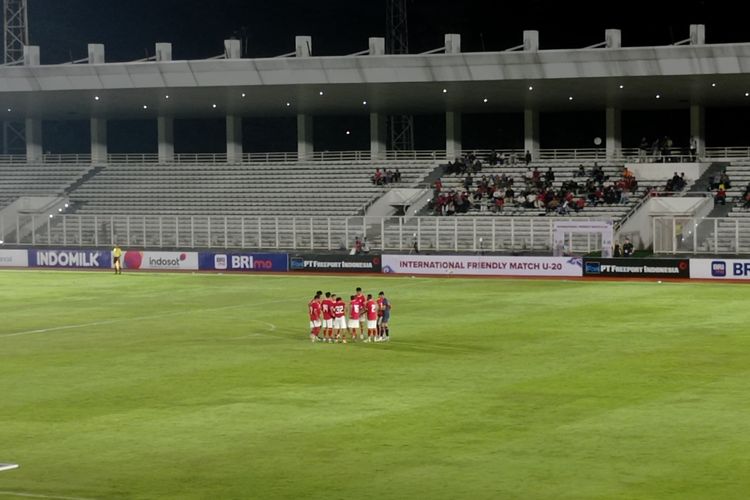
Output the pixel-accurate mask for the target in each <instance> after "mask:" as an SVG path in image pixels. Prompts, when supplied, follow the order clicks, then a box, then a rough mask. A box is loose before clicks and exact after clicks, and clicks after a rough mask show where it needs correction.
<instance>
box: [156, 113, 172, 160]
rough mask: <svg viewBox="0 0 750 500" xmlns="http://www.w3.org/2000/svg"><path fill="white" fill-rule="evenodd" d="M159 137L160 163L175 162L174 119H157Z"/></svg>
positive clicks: (162, 117) (169, 117) (161, 117)
mask: <svg viewBox="0 0 750 500" xmlns="http://www.w3.org/2000/svg"><path fill="white" fill-rule="evenodd" d="M156 129H157V134H158V136H159V163H173V162H174V118H172V117H171V116H160V117H158V118H157V119H156Z"/></svg>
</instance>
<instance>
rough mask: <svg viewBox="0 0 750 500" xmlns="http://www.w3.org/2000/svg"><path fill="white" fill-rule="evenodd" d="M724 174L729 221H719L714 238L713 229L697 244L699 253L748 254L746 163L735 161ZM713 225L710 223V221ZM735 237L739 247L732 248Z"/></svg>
mask: <svg viewBox="0 0 750 500" xmlns="http://www.w3.org/2000/svg"><path fill="white" fill-rule="evenodd" d="M726 174H727V176H728V177H729V180H730V185H729V187H728V188H727V189H726V204H727V205H730V206H731V209H730V211H729V212H728V213H727V216H728V217H729V219H725V220H720V221H719V222H718V225H717V228H716V229H717V231H716V237H715V236H714V231H713V229H711V230H710V233H711V234H710V236H709V237H708V238H707V239H706V241H705V242H704V243H703V244H702V245H701V248H700V249H701V250H705V251H711V252H721V253H750V202H748V200H747V199H746V198H747V193H748V192H750V161H736V162H732V164H730V165H728V166H727V168H726ZM711 223H712V224H713V222H712V221H711ZM738 236H739V246H737V245H736V243H735V242H736V241H737V238H738Z"/></svg>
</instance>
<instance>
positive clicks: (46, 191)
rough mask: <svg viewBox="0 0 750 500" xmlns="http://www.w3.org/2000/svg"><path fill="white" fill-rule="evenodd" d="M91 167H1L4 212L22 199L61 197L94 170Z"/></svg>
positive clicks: (0, 206) (2, 165) (6, 165)
mask: <svg viewBox="0 0 750 500" xmlns="http://www.w3.org/2000/svg"><path fill="white" fill-rule="evenodd" d="M91 169H92V168H91V166H90V165H45V164H41V165H35V164H0V209H2V208H3V207H5V206H7V205H9V204H10V203H12V202H13V201H14V200H15V199H16V198H19V197H21V196H57V195H62V194H64V192H65V190H66V189H68V188H69V187H71V186H72V185H73V184H75V183H76V182H77V181H78V180H79V179H81V178H82V177H83V176H84V175H86V174H87V173H88V172H89V171H90V170H91Z"/></svg>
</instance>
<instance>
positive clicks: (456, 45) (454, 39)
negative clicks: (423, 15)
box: [445, 33, 461, 54]
mask: <svg viewBox="0 0 750 500" xmlns="http://www.w3.org/2000/svg"><path fill="white" fill-rule="evenodd" d="M445 53H446V54H460V53H461V35H458V34H456V33H449V34H447V35H445Z"/></svg>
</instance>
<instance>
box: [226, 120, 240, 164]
mask: <svg viewBox="0 0 750 500" xmlns="http://www.w3.org/2000/svg"><path fill="white" fill-rule="evenodd" d="M241 161H242V117H241V116H235V115H227V162H228V163H240V162H241Z"/></svg>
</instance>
